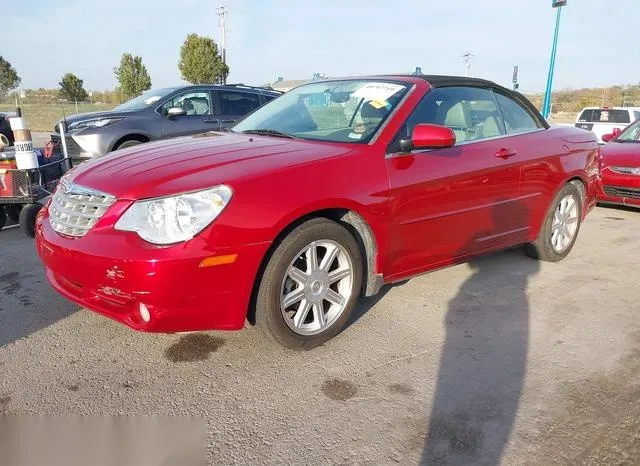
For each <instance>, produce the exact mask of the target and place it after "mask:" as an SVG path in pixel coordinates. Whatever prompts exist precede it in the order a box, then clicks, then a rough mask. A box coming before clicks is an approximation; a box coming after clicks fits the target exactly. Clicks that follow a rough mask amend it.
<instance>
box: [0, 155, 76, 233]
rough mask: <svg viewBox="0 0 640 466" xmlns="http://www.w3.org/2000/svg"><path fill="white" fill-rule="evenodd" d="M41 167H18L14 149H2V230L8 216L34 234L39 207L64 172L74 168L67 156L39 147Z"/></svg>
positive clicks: (0, 189)
mask: <svg viewBox="0 0 640 466" xmlns="http://www.w3.org/2000/svg"><path fill="white" fill-rule="evenodd" d="M35 150H36V152H37V155H38V163H39V166H38V168H32V169H18V168H17V163H16V159H15V150H13V148H12V149H11V150H7V151H5V152H3V151H0V230H2V228H3V227H4V225H5V223H6V221H7V217H8V218H9V219H11V220H13V221H14V222H18V225H19V226H20V229H21V230H22V232H23V233H24V234H26V235H27V236H30V237H32V238H33V237H34V236H35V223H36V216H37V214H38V211H39V210H40V209H41V208H42V206H43V205H44V204H45V203H46V202H47V200H48V198H49V196H50V195H51V192H52V191H53V190H54V189H55V188H56V186H57V184H58V182H59V181H60V178H61V177H62V175H63V174H64V173H65V172H67V171H68V170H69V169H70V168H71V163H70V161H69V160H68V159H64V158H61V157H53V156H52V154H45V153H43V151H42V150H40V149H35Z"/></svg>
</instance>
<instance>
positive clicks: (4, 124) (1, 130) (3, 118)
mask: <svg viewBox="0 0 640 466" xmlns="http://www.w3.org/2000/svg"><path fill="white" fill-rule="evenodd" d="M14 116H16V114H15V113H12V112H0V134H4V136H5V137H6V138H7V139H8V140H9V145H10V146H12V145H13V142H14V138H13V131H11V124H10V123H9V118H12V117H14Z"/></svg>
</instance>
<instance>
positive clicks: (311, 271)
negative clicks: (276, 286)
mask: <svg viewBox="0 0 640 466" xmlns="http://www.w3.org/2000/svg"><path fill="white" fill-rule="evenodd" d="M352 288H353V261H352V259H351V256H350V255H349V253H348V252H347V250H346V249H345V248H344V247H342V246H341V245H339V244H338V243H336V242H335V241H331V240H320V241H314V242H313V243H311V244H309V245H307V246H306V247H304V248H303V249H302V250H301V251H300V252H298V254H296V256H295V258H294V259H293V260H292V261H291V263H290V264H289V267H288V268H287V272H286V274H285V276H284V278H283V280H282V286H281V290H280V310H281V312H282V317H283V318H284V321H285V322H286V323H287V326H289V328H290V329H291V330H293V331H294V332H295V333H297V334H299V335H316V334H318V333H322V332H324V331H325V330H327V329H328V328H329V327H331V325H333V324H334V323H335V321H336V320H338V318H339V317H340V316H341V315H342V313H343V312H344V310H345V309H346V307H347V304H348V303H349V300H350V298H351V295H352V293H353V290H352Z"/></svg>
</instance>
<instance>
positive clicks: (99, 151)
mask: <svg viewBox="0 0 640 466" xmlns="http://www.w3.org/2000/svg"><path fill="white" fill-rule="evenodd" d="M65 139H66V143H67V151H68V153H69V157H71V158H72V159H90V158H93V157H97V156H99V155H103V154H106V153H107V152H109V147H111V145H112V143H113V142H114V141H112V140H111V139H110V138H108V137H105V136H104V135H102V134H82V133H80V134H74V133H73V132H71V133H68V134H66V135H65ZM51 141H52V142H53V143H54V144H56V147H57V151H60V152H62V136H61V135H60V134H59V133H52V134H51Z"/></svg>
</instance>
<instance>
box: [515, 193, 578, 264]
mask: <svg viewBox="0 0 640 466" xmlns="http://www.w3.org/2000/svg"><path fill="white" fill-rule="evenodd" d="M581 219H582V195H581V193H580V190H579V189H578V187H577V186H576V185H574V184H572V183H570V184H567V185H565V186H564V187H563V188H562V189H561V190H560V192H559V193H558V194H557V196H556V197H555V199H554V200H553V202H552V203H551V206H550V207H549V211H548V212H547V216H546V217H545V220H544V223H543V224H542V229H541V230H540V234H539V236H538V239H537V240H536V241H535V242H533V243H530V244H527V245H525V251H526V252H527V254H528V255H529V256H531V257H533V258H535V259H539V260H543V261H548V262H558V261H560V260H562V259H564V258H565V257H567V256H568V255H569V253H570V252H571V250H572V249H573V245H574V244H575V242H576V239H577V238H578V232H579V231H580V224H581Z"/></svg>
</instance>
